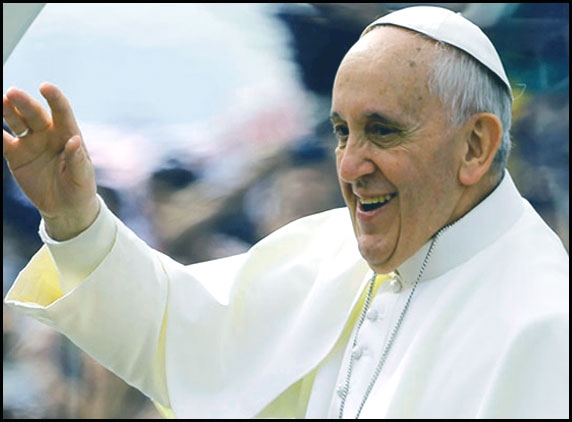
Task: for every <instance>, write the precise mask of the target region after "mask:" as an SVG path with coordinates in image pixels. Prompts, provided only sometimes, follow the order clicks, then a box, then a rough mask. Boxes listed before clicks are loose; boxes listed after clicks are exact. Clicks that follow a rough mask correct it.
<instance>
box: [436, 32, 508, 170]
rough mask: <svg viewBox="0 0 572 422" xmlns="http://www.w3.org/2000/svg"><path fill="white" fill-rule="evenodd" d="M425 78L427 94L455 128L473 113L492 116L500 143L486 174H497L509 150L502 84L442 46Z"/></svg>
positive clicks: (470, 59)
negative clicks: (444, 109) (435, 99)
mask: <svg viewBox="0 0 572 422" xmlns="http://www.w3.org/2000/svg"><path fill="white" fill-rule="evenodd" d="M435 45H436V49H437V55H436V59H435V60H434V61H433V64H432V69H431V73H430V75H429V80H428V83H429V90H430V92H431V93H432V94H434V95H437V96H438V97H439V98H440V99H441V102H442V103H443V105H444V106H445V107H448V108H449V110H450V118H451V124H453V125H455V126H458V125H461V124H462V123H464V122H465V121H466V120H467V119H468V118H469V117H471V116H472V115H474V114H475V113H481V112H488V113H492V114H494V115H496V116H497V117H498V118H499V120H500V121H501V124H502V127H503V133H502V140H501V144H500V146H499V149H498V151H497V153H496V155H495V157H494V160H493V163H492V165H491V169H490V171H491V172H492V173H500V174H502V171H503V170H504V168H505V167H506V165H507V161H508V156H509V154H510V150H511V146H512V144H511V139H510V127H511V120H512V95H511V93H510V92H509V91H508V90H507V88H506V86H505V85H504V83H502V82H501V81H500V80H499V79H498V77H497V76H496V75H495V74H494V73H492V72H491V71H490V70H489V69H487V68H486V67H485V66H483V65H482V64H480V63H479V62H478V61H477V60H475V59H474V58H473V57H472V56H470V55H469V54H467V53H465V52H463V51H461V50H459V49H457V48H455V47H451V46H449V45H447V44H444V43H442V42H437V43H436V44H435Z"/></svg>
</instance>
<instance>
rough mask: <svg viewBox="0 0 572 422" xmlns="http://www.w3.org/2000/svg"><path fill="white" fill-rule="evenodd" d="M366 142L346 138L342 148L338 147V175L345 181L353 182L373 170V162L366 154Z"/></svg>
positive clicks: (371, 172)
mask: <svg viewBox="0 0 572 422" xmlns="http://www.w3.org/2000/svg"><path fill="white" fill-rule="evenodd" d="M368 150H369V148H368V144H367V143H365V142H354V141H352V140H348V142H347V143H346V145H345V146H344V148H338V150H337V151H336V154H337V160H336V162H337V167H338V176H339V178H340V180H341V181H343V182H345V183H355V182H357V181H358V180H360V179H362V178H363V177H365V176H367V175H370V174H373V173H374V172H375V168H376V167H375V164H374V163H373V161H371V159H370V157H369V154H368Z"/></svg>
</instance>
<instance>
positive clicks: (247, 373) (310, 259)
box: [5, 172, 569, 419]
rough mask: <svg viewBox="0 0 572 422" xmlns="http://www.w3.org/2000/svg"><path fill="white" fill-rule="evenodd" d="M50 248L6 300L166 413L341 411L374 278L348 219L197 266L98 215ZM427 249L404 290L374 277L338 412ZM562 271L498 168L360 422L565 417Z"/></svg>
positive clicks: (553, 245)
mask: <svg viewBox="0 0 572 422" xmlns="http://www.w3.org/2000/svg"><path fill="white" fill-rule="evenodd" d="M102 233H104V234H105V236H103V235H102ZM109 233H111V235H109ZM44 237H45V235H44ZM102 237H103V238H102ZM46 242H47V243H48V247H49V249H48V248H47V247H43V248H42V249H41V250H40V251H39V252H38V253H37V254H36V255H35V256H34V258H33V259H32V260H31V262H30V263H29V264H28V266H27V267H26V268H25V269H24V270H23V271H22V273H21V274H20V275H19V277H18V279H17V280H16V282H15V283H14V285H13V286H12V288H11V289H10V291H9V292H8V294H7V296H6V298H5V302H6V303H7V304H9V305H12V306H14V307H16V308H18V309H19V310H21V311H23V312H25V313H27V314H29V315H32V316H33V317H35V318H37V319H39V320H42V321H44V322H46V323H47V324H49V325H51V326H53V327H54V328H55V329H57V330H59V331H61V332H62V333H64V334H65V335H67V336H68V337H69V338H70V339H71V340H72V341H73V342H74V343H76V344H77V345H78V346H79V347H80V348H82V349H84V350H85V351H86V352H88V353H89V354H90V355H92V356H93V357H94V358H95V359H97V360H98V361H99V362H100V363H101V364H103V365H104V366H106V367H107V368H109V369H110V370H111V371H113V372H114V373H116V374H118V375H119V376H120V377H122V378H123V379H125V380H126V381H127V382H128V383H129V384H131V385H133V386H135V387H137V388H139V389H140V390H141V391H143V392H144V393H145V394H147V395H148V396H149V397H150V398H151V399H153V400H154V401H156V402H158V403H160V404H161V405H163V406H166V407H169V408H171V409H172V411H173V412H174V415H175V416H176V417H178V418H253V417H257V416H258V417H307V418H326V417H337V414H338V410H339V404H340V403H339V400H340V397H339V396H338V395H337V394H336V388H337V387H338V385H339V384H340V383H341V382H342V381H343V379H345V377H346V368H347V365H348V361H349V354H350V353H351V350H350V347H349V346H348V344H350V345H351V343H352V341H353V337H352V336H350V331H351V330H352V328H353V325H349V326H348V327H349V328H346V330H345V331H344V327H345V326H346V322H347V321H348V319H349V318H350V316H351V315H352V309H353V308H354V306H356V303H358V302H359V298H360V296H361V294H362V292H363V290H364V287H365V286H366V284H367V281H368V279H369V278H370V277H371V272H370V270H369V269H368V266H367V264H366V263H365V262H364V260H363V259H362V258H361V256H360V255H359V252H358V250H357V245H356V240H355V237H354V234H353V230H352V227H351V222H350V219H349V214H348V211H347V209H345V208H343V209H336V210H332V211H328V212H324V213H320V214H316V215H313V216H310V217H306V218H303V219H300V220H297V221H295V222H293V223H291V224H289V225H287V226H285V227H284V228H282V229H280V230H278V231H276V232H275V233H273V234H271V235H270V236H268V237H267V238H265V239H263V240H262V241H261V242H259V243H258V244H257V245H255V246H254V247H253V248H252V249H251V250H250V251H249V252H247V253H245V254H242V255H239V256H235V257H230V258H224V259H221V260H216V261H211V262H206V263H201V264H195V265H190V266H182V265H180V264H178V263H176V262H174V261H173V260H171V259H170V258H168V257H167V256H165V255H163V254H161V253H158V252H157V251H154V250H152V249H151V248H149V247H148V246H147V245H146V244H145V243H144V242H143V241H141V240H140V239H138V238H137V237H136V236H135V235H134V234H133V233H132V232H131V231H130V230H129V229H128V228H127V227H125V226H124V225H123V224H122V223H121V222H120V221H119V220H117V219H116V218H115V217H114V216H112V214H111V213H110V212H109V211H108V210H107V209H106V208H105V207H104V208H103V209H102V212H101V213H100V216H99V217H98V220H97V221H96V223H95V224H94V226H93V227H91V228H90V229H88V230H87V231H86V232H85V233H83V234H82V235H80V236H78V238H76V239H72V240H70V241H67V242H62V243H58V242H53V241H51V242H50V241H49V239H46ZM90 247H91V248H92V249H94V250H97V251H99V252H97V253H95V252H94V255H95V256H99V255H101V256H102V259H101V262H96V263H94V264H93V266H94V269H93V271H92V270H91V267H90V265H91V264H85V263H82V265H83V266H84V267H85V266H86V265H87V267H90V268H89V272H90V273H89V274H88V275H86V276H81V273H82V270H81V269H80V270H78V271H77V274H76V273H75V272H74V270H70V269H69V268H68V269H67V270H65V271H64V270H62V271H60V272H64V273H66V274H67V275H66V276H65V277H64V278H66V280H63V279H61V280H60V282H61V283H62V284H64V285H65V286H68V287H65V286H64V293H62V292H61V291H60V290H59V286H58V269H57V267H56V266H55V265H54V263H53V257H54V256H55V257H56V262H57V263H58V265H59V266H60V269H61V268H62V267H66V266H68V267H70V268H72V267H73V266H74V262H75V261H74V260H73V259H72V260H71V261H72V262H68V263H66V262H64V261H66V258H61V257H60V256H59V255H61V254H62V253H64V255H65V254H67V255H68V258H67V259H68V260H69V255H73V252H70V250H71V251H74V250H75V251H76V253H77V251H82V250H85V249H86V248H87V249H89V248H90ZM427 249H428V245H425V246H424V247H423V248H421V250H419V251H418V252H417V253H416V254H415V255H414V256H413V257H411V258H410V259H409V260H408V261H407V262H405V263H404V264H403V265H402V266H401V267H400V268H399V269H398V271H399V273H400V276H401V278H402V280H403V283H404V286H403V289H402V291H401V292H399V293H394V292H393V291H392V290H391V289H390V286H389V284H388V283H384V284H383V285H382V287H381V288H379V290H378V291H377V293H376V295H375V298H374V300H373V302H372V304H371V309H374V310H375V311H376V313H377V315H378V316H379V315H381V317H377V318H369V317H368V318H366V319H365V320H364V323H363V326H362V329H361V330H360V337H359V341H358V346H359V348H360V350H361V351H362V352H363V353H362V357H360V358H359V359H357V360H355V361H354V369H353V375H352V382H351V384H350V386H351V388H350V394H349V396H348V400H347V403H346V408H345V412H344V417H353V416H354V415H355V409H356V408H357V406H358V404H359V402H360V401H361V397H362V392H363V391H364V390H365V387H366V386H367V385H368V384H369V383H370V376H371V374H372V373H373V370H374V368H375V366H376V365H377V362H378V356H379V355H380V354H381V350H382V349H383V346H384V342H385V340H386V339H387V338H388V333H389V332H390V331H391V329H392V328H393V327H394V325H395V321H396V320H397V318H398V316H399V314H400V313H401V312H402V309H403V303H404V301H405V299H406V297H407V295H408V294H409V291H410V289H411V285H412V284H413V282H414V280H415V278H416V277H417V274H418V272H419V267H420V265H421V262H422V260H423V258H424V257H425V253H426V251H427ZM84 259H85V258H83V257H82V256H78V257H77V261H82V260H84ZM88 260H89V259H88ZM99 260H100V259H99V257H98V258H97V259H96V261H99ZM568 262H569V261H568V254H567V253H566V250H565V249H564V247H563V245H562V243H561V241H560V239H559V238H558V237H557V236H556V234H555V233H554V232H552V231H551V230H550V229H549V228H548V226H547V225H546V224H545V223H544V222H543V221H542V220H541V218H540V217H539V216H538V215H537V213H536V212H535V211H534V210H533V209H532V207H531V206H530V204H528V202H527V201H526V200H524V199H523V198H522V197H521V196H520V194H519V193H518V191H517V190H516V187H515V186H514V184H513V182H512V180H511V178H510V176H509V174H508V172H507V173H505V177H504V179H503V181H502V183H501V184H500V185H499V187H498V188H497V189H496V190H495V191H494V192H493V193H491V194H490V195H489V196H488V197H487V198H486V199H485V200H484V201H482V202H481V203H480V204H479V205H478V206H477V207H475V208H474V209H473V210H472V211H471V212H469V213H468V214H467V215H465V216H464V217H463V218H462V219H460V220H459V221H458V222H457V223H455V224H454V225H453V226H452V227H451V228H449V229H448V230H447V231H445V232H444V233H443V235H442V236H441V237H440V238H439V239H438V241H437V244H436V246H435V249H434V252H433V254H432V256H431V258H430V260H429V263H428V265H427V268H426V270H425V273H424V275H423V278H422V281H421V282H420V283H419V285H418V286H417V289H416V291H415V294H414V295H413V298H412V300H411V304H410V308H409V310H408V311H407V313H406V315H405V318H404V320H403V324H402V326H401V328H400V329H399V332H398V334H397V336H396V339H395V342H394V344H393V347H392V348H391V350H390V352H389V354H388V357H387V360H386V362H385V365H384V366H383V369H382V371H381V373H380V375H379V378H378V379H377V382H376V383H375V384H374V388H373V390H372V392H371V394H370V396H369V399H368V400H367V402H366V403H365V406H364V408H363V412H362V413H361V417H364V418H376V419H380V418H521V417H522V418H553V417H554V418H568V414H569V404H568V392H569V375H568V374H569V371H568V368H569V345H568V344H569V299H568V297H569V295H568V293H569V289H568ZM76 264H77V262H76ZM83 271H85V268H84V270H83ZM70 274H72V275H71V276H70ZM78 274H79V275H78ZM70 277H71V278H72V280H70ZM60 278H61V277H60ZM74 278H77V279H74ZM68 290H69V292H68ZM360 308H361V305H359V304H358V306H357V308H356V312H359V311H360ZM354 316H355V315H354Z"/></svg>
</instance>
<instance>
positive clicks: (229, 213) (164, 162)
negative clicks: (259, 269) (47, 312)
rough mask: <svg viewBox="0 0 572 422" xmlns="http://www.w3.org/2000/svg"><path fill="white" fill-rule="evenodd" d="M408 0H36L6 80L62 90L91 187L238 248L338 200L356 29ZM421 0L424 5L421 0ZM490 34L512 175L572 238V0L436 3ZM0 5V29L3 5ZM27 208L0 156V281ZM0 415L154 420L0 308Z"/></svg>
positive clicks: (203, 244) (195, 257) (27, 231)
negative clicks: (339, 129)
mask: <svg viewBox="0 0 572 422" xmlns="http://www.w3.org/2000/svg"><path fill="white" fill-rule="evenodd" d="M414 4H417V3H247V4H244V3H242V4H241V3H234V4H220V3H203V4H201V3H198V4H197V3H192V4H175V3H138V4H121V3H119V4H111V3H107V4H97V3H91V4H79V3H77V4H63V3H45V4H42V3H38V4H36V5H39V8H38V10H39V14H38V15H37V17H36V18H35V20H33V22H31V24H30V25H29V28H28V30H27V32H26V33H25V35H24V36H23V37H22V39H21V41H20V42H19V43H18V44H17V45H16V47H15V48H14V49H13V51H12V52H11V54H10V56H9V57H8V59H7V60H6V56H5V57H4V59H5V61H4V68H3V86H4V89H6V88H8V87H9V86H16V87H19V88H22V89H24V90H27V91H28V92H31V93H33V94H37V97H38V98H40V96H39V93H38V87H39V85H40V84H41V83H42V82H43V81H50V82H53V83H55V84H56V85H58V86H60V88H62V89H63V91H64V92H65V93H66V94H67V96H68V97H69V98H70V101H71V103H72V105H73V107H74V110H75V112H76V115H77V118H78V120H79V123H80V127H81V128H82V130H83V135H84V138H85V140H86V142H87V145H88V149H89V151H90V154H91V156H92V160H93V163H94V165H95V167H96V171H97V180H98V184H99V193H100V194H101V196H102V197H103V198H104V199H105V200H106V202H107V203H108V205H109V206H110V208H111V209H112V210H113V211H114V212H115V214H116V215H118V216H119V217H120V218H121V219H122V220H123V221H124V222H125V223H126V224H127V225H128V226H129V227H130V228H131V229H133V230H134V231H135V232H136V233H137V234H138V235H139V236H140V237H142V238H143V239H144V240H145V241H147V243H148V244H150V245H151V246H153V247H154V248H157V249H159V250H161V251H163V252H165V253H167V254H169V255H171V256H173V257H174V258H175V259H177V260H179V261H180V262H183V263H186V264H190V263H193V262H197V261H203V260H207V259H212V258H217V257H222V256H227V255H230V254H234V253H240V252H243V251H245V250H246V249H247V248H249V247H250V246H251V245H252V244H253V243H254V242H256V241H257V240H259V239H261V238H262V237H264V236H265V235H267V234H268V233H269V232H271V231H272V230H274V229H276V228H277V227H279V226H282V225H283V224H285V223H287V222H289V221H291V220H293V219H295V218H298V217H301V216H304V215H308V214H311V213H315V212H319V211H323V210H326V209H330V208H333V207H339V206H343V202H342V199H341V195H340V194H339V192H338V184H337V178H336V173H335V163H334V160H333V158H334V157H333V149H334V146H335V140H334V138H333V136H332V133H331V128H330V124H329V121H328V114H329V107H330V90H331V86H332V82H333V78H334V75H335V72H336V69H337V65H338V64H339V62H340V60H341V58H342V56H343V55H344V53H345V52H346V51H347V49H348V48H349V47H350V46H351V45H352V44H353V43H354V42H355V41H356V40H357V38H358V36H359V34H360V33H361V31H362V29H363V28H364V27H365V26H366V25H367V24H368V23H370V22H371V21H373V20H374V19H376V18H377V17H380V16H382V15H384V14H386V13H388V12H389V11H392V10H397V9H400V8H403V7H405V6H409V5H414ZM422 4H427V3H422ZM430 4H437V5H442V6H444V7H448V8H450V9H452V10H455V11H458V12H462V13H463V14H464V15H465V16H466V17H467V18H469V19H471V20H472V21H473V22H475V23H476V24H478V25H479V26H480V27H481V28H482V29H483V31H484V32H485V33H487V35H488V36H489V37H490V38H491V40H492V41H493V43H494V44H495V45H496V46H497V49H498V50H499V53H500V55H501V58H502V59H503V62H504V65H505V68H506V70H507V73H508V75H509V77H510V79H511V84H512V85H513V87H514V93H515V97H516V101H515V105H514V111H513V114H514V117H513V122H514V123H513V131H512V132H513V141H514V148H513V152H512V156H511V159H510V163H509V169H510V171H511V172H512V175H513V178H514V179H515V182H516V184H517V185H518V187H519V188H520V190H521V192H522V193H523V195H524V196H525V197H526V198H527V199H528V200H529V201H530V202H531V203H532V205H533V206H534V207H535V208H536V209H537V210H538V211H539V212H540V214H541V215H542V216H543V217H544V218H545V220H546V221H547V222H548V224H549V225H550V226H551V227H552V228H553V229H554V231H555V232H556V233H557V234H558V235H559V236H560V238H561V239H562V242H563V243H564V245H565V246H566V248H567V249H568V248H569V182H568V180H569V134H568V130H569V67H568V63H569V58H570V55H569V4H568V3H442V4H441V3H430ZM11 5H12V6H13V5H14V4H13V3H12V4H10V3H4V4H3V8H4V12H5V13H4V27H5V28H6V27H7V24H10V21H8V22H7V20H6V19H7V17H6V16H7V14H6V11H7V7H11ZM38 224H39V215H38V213H37V212H36V211H35V210H34V209H33V208H32V207H31V206H30V203H29V202H28V201H27V199H26V198H25V197H23V195H22V194H21V192H20V191H19V189H18V187H17V186H16V185H15V184H14V181H13V179H12V177H11V175H10V172H9V170H8V169H7V166H6V163H5V162H4V165H3V293H4V295H5V294H6V292H7V290H8V289H9V288H10V286H11V285H12V283H13V281H14V279H15V278H16V276H17V274H18V272H19V271H20V270H21V269H22V268H23V266H24V265H25V264H26V262H27V261H28V260H29V259H30V257H31V256H32V255H33V254H34V252H35V251H37V249H38V248H39V247H40V246H41V242H40V240H39V237H38V234H37V230H38ZM3 417H4V419H12V418H34V419H36V418H37V419H48V418H117V419H143V418H160V417H161V415H160V414H159V413H158V412H157V410H156V409H155V407H154V406H153V404H152V403H151V402H150V401H149V400H148V399H147V398H146V397H144V396H142V395H141V394H140V393H139V392H138V391H136V390H134V389H133V388H131V387H130V386H128V385H126V384H125V383H124V382H123V381H122V380H120V379H118V378H117V377H116V376H115V375H113V374H111V373H110V372H108V371H107V370H105V369H103V368H102V367H101V366H100V365H99V364H97V363H96V362H94V361H93V360H92V359H91V358H90V357H89V356H87V355H86V354H84V353H83V352H81V351H79V350H78V349H77V348H76V347H75V346H74V345H73V344H71V343H70V342H69V341H68V340H67V339H65V338H64V337H63V336H61V335H60V334H58V333H56V332H54V331H53V330H51V329H49V328H47V327H46V326H44V325H42V324H41V323H39V322H37V321H34V320H31V319H29V318H27V317H25V316H22V315H19V314H13V313H12V311H10V310H9V309H7V307H6V306H3Z"/></svg>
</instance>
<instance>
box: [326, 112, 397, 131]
mask: <svg viewBox="0 0 572 422" xmlns="http://www.w3.org/2000/svg"><path fill="white" fill-rule="evenodd" d="M363 117H364V118H365V120H375V121H378V122H381V123H383V124H386V125H388V126H394V127H402V126H403V124H402V123H400V122H398V121H397V120H395V119H394V118H391V117H389V116H387V115H384V114H380V113H378V112H375V111H372V112H369V113H365V114H364V115H363ZM334 120H344V119H342V117H341V116H340V115H339V114H338V113H337V112H335V111H333V112H331V113H330V121H334Z"/></svg>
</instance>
